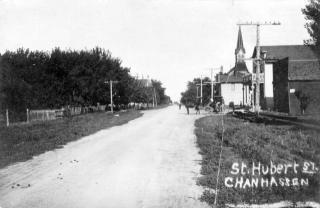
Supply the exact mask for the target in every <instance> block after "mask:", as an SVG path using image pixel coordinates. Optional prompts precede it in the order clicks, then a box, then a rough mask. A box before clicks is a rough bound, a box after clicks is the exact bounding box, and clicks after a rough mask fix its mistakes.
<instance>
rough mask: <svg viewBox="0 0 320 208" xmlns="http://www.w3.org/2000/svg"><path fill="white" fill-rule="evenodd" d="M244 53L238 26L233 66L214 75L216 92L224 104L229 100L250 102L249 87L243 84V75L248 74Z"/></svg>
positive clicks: (236, 103) (237, 103) (227, 103)
mask: <svg viewBox="0 0 320 208" xmlns="http://www.w3.org/2000/svg"><path fill="white" fill-rule="evenodd" d="M245 53H246V51H245V48H244V46H243V39H242V33H241V28H240V27H239V32H238V40H237V46H236V50H235V66H234V67H233V68H232V69H230V71H229V72H228V73H222V72H220V73H219V74H218V75H217V76H216V81H217V82H218V85H217V88H218V93H219V95H220V96H222V98H223V100H224V103H225V105H229V104H230V102H233V103H234V104H235V105H248V104H250V102H251V99H250V97H249V89H247V88H246V86H244V85H243V77H244V76H246V75H248V74H250V73H249V71H248V68H247V65H246V63H245V60H244V57H245Z"/></svg>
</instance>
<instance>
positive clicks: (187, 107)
mask: <svg viewBox="0 0 320 208" xmlns="http://www.w3.org/2000/svg"><path fill="white" fill-rule="evenodd" d="M186 109H187V114H188V115H189V106H188V104H186Z"/></svg>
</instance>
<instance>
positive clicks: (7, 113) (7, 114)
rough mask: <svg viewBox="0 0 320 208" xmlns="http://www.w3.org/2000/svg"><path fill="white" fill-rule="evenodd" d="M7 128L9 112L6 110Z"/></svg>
mask: <svg viewBox="0 0 320 208" xmlns="http://www.w3.org/2000/svg"><path fill="white" fill-rule="evenodd" d="M6 117H7V126H9V111H8V109H6Z"/></svg>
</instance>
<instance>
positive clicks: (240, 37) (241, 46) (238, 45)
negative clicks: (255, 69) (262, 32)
mask: <svg viewBox="0 0 320 208" xmlns="http://www.w3.org/2000/svg"><path fill="white" fill-rule="evenodd" d="M240 50H242V51H243V53H246V50H245V49H244V46H243V40H242V32H241V27H240V26H239V31H238V41H237V47H236V50H235V54H236V55H237V54H238V53H239V51H240Z"/></svg>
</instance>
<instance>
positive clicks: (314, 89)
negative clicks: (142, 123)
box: [252, 45, 320, 115]
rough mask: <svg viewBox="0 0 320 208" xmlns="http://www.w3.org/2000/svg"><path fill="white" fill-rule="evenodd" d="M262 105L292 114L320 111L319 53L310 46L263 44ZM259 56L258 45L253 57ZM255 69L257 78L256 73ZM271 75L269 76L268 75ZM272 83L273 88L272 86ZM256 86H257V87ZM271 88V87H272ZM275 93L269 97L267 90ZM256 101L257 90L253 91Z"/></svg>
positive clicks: (263, 107) (265, 107)
mask: <svg viewBox="0 0 320 208" xmlns="http://www.w3.org/2000/svg"><path fill="white" fill-rule="evenodd" d="M260 51H261V57H262V58H263V61H262V62H261V71H260V73H261V74H260V76H261V79H260V80H261V84H260V85H261V86H260V105H261V107H262V109H270V110H274V111H278V112H284V113H288V114H290V115H301V114H302V108H301V107H302V106H303V105H306V106H305V107H306V108H305V111H304V112H303V113H304V114H319V113H320V64H319V61H320V59H319V57H320V56H319V55H318V54H317V53H316V52H315V51H314V50H313V49H312V47H310V46H305V45H285V46H261V50H260ZM252 57H256V48H255V49H254V52H253V56H252ZM255 68H256V66H255V64H254V68H253V78H252V79H253V80H254V75H255V73H256V70H255ZM268 74H269V76H268ZM268 86H269V87H268ZM254 88H255V87H254ZM268 88H270V89H268ZM268 90H269V91H272V93H271V95H272V96H266V93H265V92H266V91H268ZM253 96H254V102H255V99H256V98H255V93H254V92H253Z"/></svg>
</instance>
